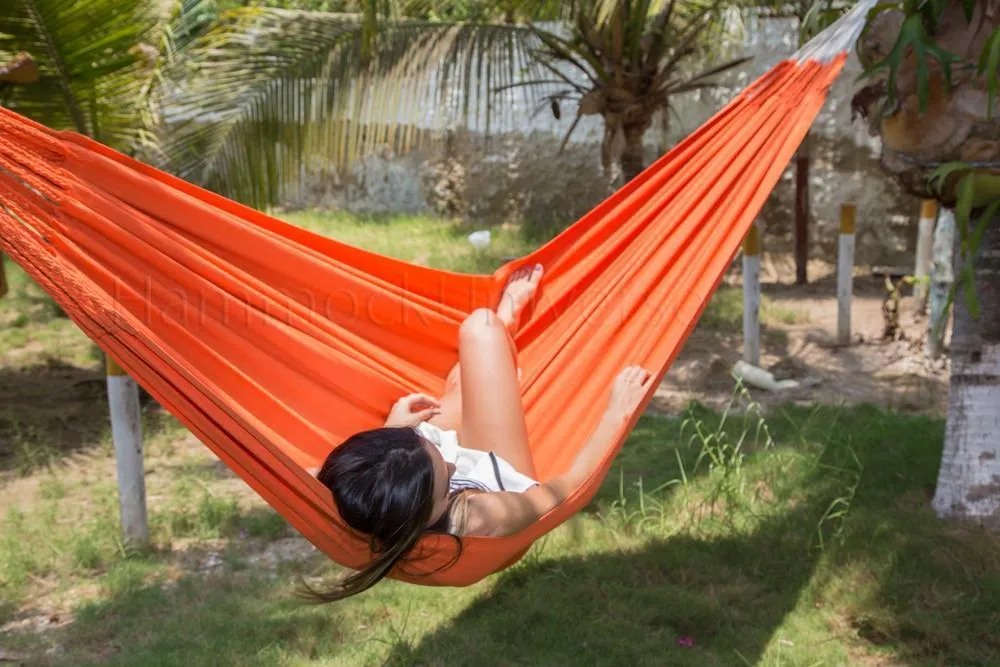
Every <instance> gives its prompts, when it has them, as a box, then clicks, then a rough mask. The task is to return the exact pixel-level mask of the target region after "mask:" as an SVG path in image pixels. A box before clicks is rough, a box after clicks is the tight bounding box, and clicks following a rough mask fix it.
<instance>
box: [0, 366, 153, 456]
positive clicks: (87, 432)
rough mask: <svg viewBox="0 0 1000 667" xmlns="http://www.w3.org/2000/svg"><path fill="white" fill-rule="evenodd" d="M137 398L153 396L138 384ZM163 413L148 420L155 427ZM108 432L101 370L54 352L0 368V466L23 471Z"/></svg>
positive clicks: (148, 431) (147, 430)
mask: <svg viewBox="0 0 1000 667" xmlns="http://www.w3.org/2000/svg"><path fill="white" fill-rule="evenodd" d="M139 397H140V398H139V400H140V404H141V405H143V406H147V405H150V404H151V403H152V399H151V398H150V397H149V395H148V394H147V393H146V392H145V391H142V390H141V389H140V392H139ZM166 420H167V417H166V415H164V414H162V413H158V416H156V417H154V418H153V419H151V420H147V422H146V424H145V425H144V436H151V435H153V434H155V433H156V431H157V429H158V425H159V421H166ZM110 433H111V424H110V421H109V416H108V394H107V385H106V378H105V375H104V373H103V370H102V369H100V368H96V367H90V368H81V367H80V366H75V365H73V364H68V363H66V362H64V361H61V360H59V359H56V358H52V357H50V358H48V359H47V360H46V361H45V363H41V364H36V365H33V366H12V367H6V368H0V472H4V471H13V472H15V473H17V474H27V473H30V472H31V471H33V470H37V469H39V468H45V467H47V466H50V465H52V464H53V463H55V462H56V461H58V460H59V459H60V458H62V457H64V456H67V455H70V454H72V453H74V452H77V451H80V450H83V449H86V448H89V447H94V446H97V445H99V444H100V443H101V442H103V441H107V439H108V438H109V437H110Z"/></svg>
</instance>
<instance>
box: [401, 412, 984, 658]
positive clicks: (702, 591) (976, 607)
mask: <svg viewBox="0 0 1000 667" xmlns="http://www.w3.org/2000/svg"><path fill="white" fill-rule="evenodd" d="M836 414H837V411H836V409H832V408H830V409H819V410H817V411H815V413H814V415H813V422H814V423H813V424H812V425H808V424H806V425H805V426H803V424H804V419H805V420H806V421H808V419H809V417H808V416H806V417H804V415H807V412H806V411H799V412H797V413H794V414H792V415H791V416H790V417H789V419H788V422H790V423H789V424H785V423H782V420H781V419H778V418H775V417H774V416H772V420H773V426H772V430H773V432H774V433H775V436H776V439H778V440H779V441H783V442H787V441H788V440H789V437H788V436H789V431H790V429H791V428H796V429H798V431H799V433H800V435H801V437H803V438H805V437H809V436H810V433H809V432H810V431H812V432H816V431H820V430H824V429H825V430H828V431H830V430H835V433H834V434H833V436H832V437H831V438H830V439H829V440H828V442H827V444H826V446H825V447H824V449H823V451H822V454H821V455H820V460H821V461H822V462H823V465H822V466H820V465H816V466H815V468H814V469H813V470H812V471H811V472H810V473H809V474H808V475H806V476H805V477H804V478H800V479H801V481H800V482H797V483H796V484H795V487H794V492H793V494H792V495H791V496H790V497H787V498H781V497H779V498H778V499H777V501H778V505H779V506H780V508H781V509H780V510H779V511H778V512H776V513H771V514H769V515H768V517H767V518H766V519H764V520H763V521H761V522H760V523H759V524H757V525H748V526H745V527H744V528H743V529H742V530H739V529H738V530H733V531H723V532H722V533H719V532H716V533H715V534H711V532H707V533H702V532H700V531H698V530H694V531H685V532H682V533H680V534H677V535H675V536H672V537H669V538H665V539H661V540H654V541H651V542H647V543H646V544H645V545H643V546H642V547H641V548H637V549H631V550H630V549H628V548H627V547H624V548H622V550H621V551H620V552H607V551H605V552H603V553H597V554H588V555H574V556H571V557H562V558H553V557H551V556H548V557H547V556H546V555H545V554H544V552H543V554H542V555H541V556H539V557H535V558H532V557H531V556H530V555H529V557H528V558H527V559H526V560H525V561H523V562H522V563H521V564H519V565H518V566H516V567H514V568H512V569H511V570H509V571H507V572H506V573H504V574H502V575H501V576H500V577H499V578H498V579H497V580H496V582H495V584H494V586H493V587H492V591H491V592H490V593H489V594H487V595H485V596H483V597H481V598H480V599H478V600H476V601H475V602H474V603H473V604H472V605H471V606H469V607H468V608H466V609H465V610H464V611H462V612H461V613H460V614H459V615H458V616H456V617H455V618H454V619H453V620H452V621H451V622H450V623H448V624H447V625H445V626H443V627H441V628H440V629H439V630H437V631H436V632H434V633H432V634H430V635H428V636H425V637H424V638H423V639H422V640H421V641H419V642H418V643H415V644H407V643H400V644H398V645H397V646H396V647H395V649H394V652H393V654H392V656H391V659H390V660H389V663H390V664H395V665H465V664H468V665H472V664H480V663H485V664H510V665H579V664H588V665H624V664H628V665H681V666H685V665H691V666H695V665H698V666H701V665H755V664H758V662H759V661H763V662H760V664H858V663H859V662H861V661H865V660H866V659H865V658H863V657H862V656H867V655H871V654H872V653H877V652H879V651H880V650H882V647H885V649H887V650H890V651H891V652H890V653H889V654H888V655H890V656H892V661H891V664H893V665H906V664H929V663H928V661H930V662H935V661H943V662H940V663H936V664H994V663H993V662H991V660H994V659H1000V639H996V638H995V637H994V635H995V633H991V631H990V628H991V627H995V624H996V622H997V621H1000V611H997V610H998V609H1000V586H997V587H996V590H993V588H992V587H991V585H984V584H983V583H982V581H987V580H988V581H993V580H995V581H996V582H997V583H998V584H1000V566H998V563H997V561H996V558H995V553H996V552H995V550H996V548H997V547H998V546H1000V542H998V541H997V538H996V537H991V536H989V535H988V534H984V532H983V531H981V530H979V529H976V528H969V527H962V526H956V525H951V524H947V523H944V522H940V521H938V520H936V519H935V518H934V517H933V514H932V513H931V511H930V509H929V501H930V497H931V495H932V493H933V488H934V480H935V478H936V472H937V461H938V460H939V457H940V451H941V449H940V442H941V436H942V433H941V424H940V422H935V421H932V420H927V419H923V418H908V417H899V416H892V415H889V416H885V413H881V412H880V411H878V410H877V409H876V408H873V407H872V406H862V407H860V408H849V409H844V410H843V411H842V412H841V413H840V414H841V416H840V417H839V419H835V418H834V417H835V416H836ZM835 424H836V428H835V429H834V425H835ZM889 438H892V439H891V440H890V439H889ZM782 449H785V448H779V453H780V451H781V450H782ZM627 451H628V449H626V452H627ZM786 451H788V452H789V453H791V452H792V450H790V449H789V450H786ZM792 456H793V457H794V454H792ZM790 460H792V459H790ZM851 487H853V491H852V492H851V493H850V495H849V505H850V510H849V512H848V514H847V515H846V518H845V519H844V521H843V522H838V521H836V520H833V521H824V518H823V517H824V513H825V512H826V511H827V509H828V508H829V507H830V503H831V498H838V497H843V493H844V489H845V488H851ZM779 493H780V492H779ZM820 531H822V532H823V533H824V535H825V537H824V540H825V542H824V543H825V544H826V545H827V547H826V548H825V549H822V548H820V547H819V544H818V539H817V538H818V534H819V532H820ZM991 554H992V555H991ZM854 586H857V587H858V588H859V589H860V591H859V592H858V593H855V592H854V591H853V590H852V588H853V587H854ZM793 611H794V612H795V614H794V618H793V619H790V620H789V621H788V622H790V623H791V624H792V625H791V626H786V625H785V624H786V619H789V615H790V614H791V613H792V612H793ZM786 627H788V628H789V629H788V630H787V631H786V630H785V628H786ZM786 632H790V633H792V634H794V635H795V638H796V640H797V642H798V645H797V646H796V645H795V643H794V642H791V641H788V640H787V639H786V638H785V637H786V636H787V635H786ZM969 637H976V638H978V639H976V640H974V641H969V640H968V638H969ZM984 637H986V638H989V637H993V638H992V639H985V640H984V639H983V638H984ZM689 644H690V645H689ZM801 660H806V662H800V661H801ZM772 661H774V662H773V663H772ZM886 664H890V663H886Z"/></svg>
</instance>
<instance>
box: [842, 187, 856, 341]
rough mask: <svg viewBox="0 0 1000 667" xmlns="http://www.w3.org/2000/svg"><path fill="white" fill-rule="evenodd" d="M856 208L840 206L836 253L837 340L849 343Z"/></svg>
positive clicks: (853, 206)
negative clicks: (838, 238)
mask: <svg viewBox="0 0 1000 667" xmlns="http://www.w3.org/2000/svg"><path fill="white" fill-rule="evenodd" d="M857 216H858V210H857V207H856V206H855V205H854V204H842V205H841V206H840V244H839V252H838V253H837V342H838V343H839V344H840V345H850V344H851V298H852V297H853V296H854V232H855V230H856V228H857Z"/></svg>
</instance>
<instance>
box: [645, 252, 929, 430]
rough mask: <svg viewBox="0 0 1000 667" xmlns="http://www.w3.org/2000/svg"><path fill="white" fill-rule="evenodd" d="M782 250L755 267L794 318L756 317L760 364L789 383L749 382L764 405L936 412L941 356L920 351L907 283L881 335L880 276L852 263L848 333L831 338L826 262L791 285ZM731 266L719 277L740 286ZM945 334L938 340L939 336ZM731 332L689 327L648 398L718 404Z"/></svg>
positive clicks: (921, 326) (727, 394)
mask: <svg viewBox="0 0 1000 667" xmlns="http://www.w3.org/2000/svg"><path fill="white" fill-rule="evenodd" d="M793 275H794V266H793V265H792V264H791V260H790V258H789V257H787V256H785V255H782V256H768V255H765V256H764V259H763V261H762V266H761V283H762V288H761V289H762V293H763V295H764V298H765V299H770V301H771V302H772V303H774V304H776V305H779V306H780V307H781V309H782V310H783V311H784V310H788V311H792V312H794V313H795V318H794V319H795V322H794V323H790V324H786V323H782V322H780V321H778V322H774V321H772V322H767V323H764V324H762V325H761V363H760V365H761V367H762V368H764V369H766V370H769V371H771V372H772V373H773V374H774V375H775V377H776V378H777V379H779V380H780V379H794V380H798V381H800V383H801V386H800V387H798V388H795V389H790V390H784V391H777V392H770V391H766V390H763V389H759V388H753V387H749V389H750V391H751V394H752V396H753V398H754V400H756V401H757V402H759V403H760V404H761V406H763V407H764V408H767V407H768V406H773V405H778V404H785V403H796V404H820V403H821V404H850V405H854V404H861V403H871V404H875V405H879V406H882V407H884V408H886V409H893V410H898V411H902V412H912V413H921V414H935V415H943V414H944V413H945V409H946V406H947V398H948V373H949V367H948V362H947V359H946V358H942V359H940V360H938V361H931V360H929V359H927V358H926V357H925V355H924V352H923V350H924V345H925V341H926V331H927V327H928V318H927V317H926V316H925V315H923V314H922V313H920V312H918V308H917V305H918V304H917V300H916V299H915V298H914V297H913V296H912V294H911V291H910V288H909V287H904V288H902V290H901V292H902V296H901V302H900V309H899V333H898V334H897V335H896V336H895V337H894V338H892V339H886V338H884V336H883V333H884V329H885V318H884V316H883V303H884V302H885V299H886V295H887V292H886V287H885V279H884V278H883V277H876V276H873V275H872V273H871V270H870V269H868V268H867V267H866V268H863V269H862V268H858V269H857V270H856V272H855V278H854V301H853V304H852V309H851V319H852V341H851V344H850V345H849V346H841V345H838V344H837V342H836V332H837V300H836V275H835V267H833V266H831V265H829V264H827V263H824V262H822V261H812V262H810V265H809V277H810V283H809V284H808V285H805V286H799V285H794V284H793V280H792V276H793ZM741 282H742V281H741V276H740V275H739V272H738V271H732V272H730V274H728V275H727V276H726V278H725V279H724V284H726V285H730V286H734V287H735V286H740V285H741ZM946 342H947V340H946ZM742 355H743V340H742V336H741V335H740V334H739V333H726V332H719V331H715V330H712V329H711V328H708V327H704V326H701V327H698V328H697V329H696V330H695V332H694V334H693V335H692V336H691V338H689V339H688V342H687V344H686V345H685V346H684V348H683V350H682V351H681V353H680V355H679V356H678V358H677V360H676V361H675V362H674V365H673V367H672V368H671V370H670V372H669V373H668V374H667V376H666V378H665V381H664V382H663V384H662V385H661V387H660V389H659V390H658V392H657V394H656V396H655V399H654V403H653V406H654V408H655V409H660V410H663V411H667V412H677V411H679V410H681V409H683V408H684V406H685V405H686V404H687V403H688V402H690V401H699V402H702V403H704V404H706V405H709V406H713V407H716V408H720V407H722V406H724V405H726V404H727V403H728V402H729V401H730V399H731V397H732V395H733V386H734V382H733V378H732V374H731V369H732V366H733V364H734V363H736V362H737V361H738V360H740V359H741V358H742Z"/></svg>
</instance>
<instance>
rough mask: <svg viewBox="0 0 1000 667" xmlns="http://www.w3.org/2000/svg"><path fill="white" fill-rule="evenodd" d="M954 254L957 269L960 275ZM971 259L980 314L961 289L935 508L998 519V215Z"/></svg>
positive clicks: (989, 520)
mask: <svg viewBox="0 0 1000 667" xmlns="http://www.w3.org/2000/svg"><path fill="white" fill-rule="evenodd" d="M957 237H958V235H957V234H956V248H957V247H958V245H959V243H960V241H959V240H958V238H957ZM957 255H958V253H957V251H956V267H955V268H956V272H955V275H961V274H960V271H961V267H960V266H959V265H958V263H959V259H958V257H957ZM975 262H976V264H975V284H976V292H977V294H978V298H979V305H980V314H979V319H975V318H973V317H972V314H971V313H970V312H969V307H968V304H967V301H966V299H965V297H964V295H963V294H962V290H961V289H959V290H958V293H957V294H956V296H955V319H954V324H953V328H952V339H951V388H950V391H949V395H948V425H947V428H946V432H945V445H944V454H943V455H942V459H941V470H940V472H939V473H938V485H937V492H936V493H935V495H934V509H935V511H936V512H937V513H938V515H939V516H949V517H968V518H973V519H978V520H981V521H985V522H987V523H1000V217H998V218H996V219H994V220H993V221H992V222H991V223H990V225H989V228H988V229H987V231H986V233H985V235H984V236H983V239H982V243H981V245H980V248H979V252H978V256H977V258H976V260H975Z"/></svg>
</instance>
